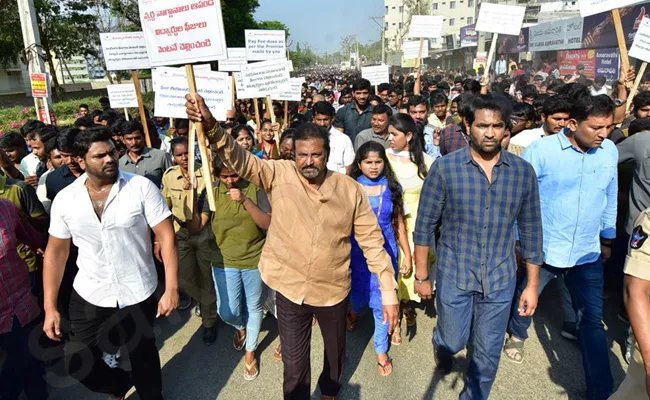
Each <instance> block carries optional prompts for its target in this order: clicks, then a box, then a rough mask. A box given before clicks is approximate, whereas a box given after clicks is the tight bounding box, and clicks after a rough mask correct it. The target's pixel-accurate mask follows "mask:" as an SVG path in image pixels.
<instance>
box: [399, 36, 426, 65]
mask: <svg viewBox="0 0 650 400" xmlns="http://www.w3.org/2000/svg"><path fill="white" fill-rule="evenodd" d="M402 53H404V58H405V59H407V60H408V59H412V60H417V58H418V54H420V41H419V40H405V41H404V43H402ZM427 57H429V41H428V40H425V41H424V43H423V44H422V58H423V59H424V58H427Z"/></svg>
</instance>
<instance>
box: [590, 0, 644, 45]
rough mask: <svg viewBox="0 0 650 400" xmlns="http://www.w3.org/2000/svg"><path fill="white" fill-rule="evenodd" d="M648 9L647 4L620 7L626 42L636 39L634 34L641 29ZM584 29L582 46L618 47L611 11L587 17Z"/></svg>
mask: <svg viewBox="0 0 650 400" xmlns="http://www.w3.org/2000/svg"><path fill="white" fill-rule="evenodd" d="M647 11H648V9H647V8H646V5H638V6H634V7H626V8H621V9H619V12H620V14H621V23H622V25H623V34H624V36H625V42H626V43H632V41H633V40H634V35H635V34H636V31H637V30H638V29H639V25H640V24H641V20H642V19H643V17H644V16H645V15H647ZM582 31H583V33H582V48H584V49H595V48H603V47H618V41H617V40H616V30H615V29H614V21H613V20H612V13H611V12H605V13H601V14H597V15H591V16H589V17H585V19H584V27H583V30H582Z"/></svg>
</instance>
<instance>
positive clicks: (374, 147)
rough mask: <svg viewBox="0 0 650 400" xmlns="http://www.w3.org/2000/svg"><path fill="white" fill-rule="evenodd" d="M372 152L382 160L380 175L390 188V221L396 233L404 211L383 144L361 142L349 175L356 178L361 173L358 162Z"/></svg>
mask: <svg viewBox="0 0 650 400" xmlns="http://www.w3.org/2000/svg"><path fill="white" fill-rule="evenodd" d="M372 152H376V153H378V154H379V157H381V159H382V160H384V171H383V172H382V175H381V176H386V179H387V180H388V189H390V194H391V200H392V201H393V214H392V216H391V223H392V225H393V229H394V230H395V234H396V235H397V233H398V231H399V223H398V221H399V216H400V215H402V214H403V212H404V199H403V198H402V194H403V193H402V185H400V183H399V181H398V180H397V176H395V172H393V169H392V168H391V166H390V163H389V162H388V157H386V150H385V149H384V146H383V145H381V144H379V143H377V142H373V141H370V142H366V143H364V144H362V145H361V147H359V150H357V154H356V155H355V157H354V163H352V171H350V176H351V177H352V178H354V179H357V178H358V177H360V176H361V175H363V172H361V168H359V164H361V162H362V161H363V160H365V159H366V158H368V155H369V154H370V153H372Z"/></svg>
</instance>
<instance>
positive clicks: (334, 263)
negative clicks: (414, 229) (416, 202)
mask: <svg viewBox="0 0 650 400" xmlns="http://www.w3.org/2000/svg"><path fill="white" fill-rule="evenodd" d="M216 137H217V139H218V141H217V143H216V148H217V151H218V152H219V156H220V157H221V159H222V160H224V162H225V163H226V164H228V165H230V167H231V168H232V169H233V170H234V171H236V172H237V173H238V174H239V175H240V176H241V177H242V178H244V179H246V180H247V181H249V182H252V183H254V184H255V185H257V186H259V187H262V188H264V190H266V191H267V193H269V198H270V199H271V208H272V209H273V212H272V214H271V226H270V228H269V230H268V233H267V239H266V244H265V245H264V248H263V250H262V257H261V259H260V272H261V273H262V279H263V280H264V282H265V283H266V284H267V285H268V286H269V287H270V288H272V289H275V290H276V291H278V292H280V293H281V294H282V295H283V296H285V297H286V298H288V299H289V300H291V301H292V302H294V303H297V304H303V303H304V304H309V305H313V306H318V307H325V306H332V305H335V304H338V303H340V302H341V301H343V300H344V299H345V298H346V297H347V296H348V294H349V292H350V250H351V244H350V235H351V234H353V233H354V237H355V239H356V240H357V242H358V243H359V246H360V247H361V249H362V250H363V253H364V256H365V257H366V259H367V261H368V269H369V270H370V271H371V272H373V273H375V274H376V275H377V278H378V280H379V287H380V289H381V292H382V302H383V304H385V305H389V304H398V301H397V293H396V290H397V283H396V282H395V271H394V269H393V264H392V262H391V259H390V256H389V255H388V253H386V251H385V250H384V237H383V235H382V232H381V228H380V227H379V224H378V223H377V217H376V216H375V213H374V212H373V211H372V208H371V207H370V203H368V199H367V198H366V195H365V194H364V192H363V189H362V187H361V186H360V185H359V184H358V183H357V182H356V181H355V180H353V179H351V178H350V177H348V176H346V175H344V174H340V173H336V172H332V171H328V172H327V177H326V178H325V180H324V182H323V184H322V186H321V187H320V190H316V189H315V188H313V187H311V186H309V183H308V182H307V180H306V179H305V178H304V177H303V176H302V175H301V174H300V172H299V171H298V169H297V168H296V165H295V163H294V162H293V161H285V160H273V161H264V160H260V159H259V158H257V157H256V156H254V155H253V154H252V153H250V152H248V151H246V150H244V149H243V148H242V147H240V146H239V145H237V144H236V142H235V140H234V139H233V138H232V137H231V136H230V135H227V134H225V133H224V132H223V130H221V129H220V128H217V132H216Z"/></svg>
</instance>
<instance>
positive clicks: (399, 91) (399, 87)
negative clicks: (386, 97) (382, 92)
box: [388, 83, 404, 95]
mask: <svg viewBox="0 0 650 400" xmlns="http://www.w3.org/2000/svg"><path fill="white" fill-rule="evenodd" d="M390 93H397V94H398V95H401V94H402V93H404V88H403V87H402V85H400V84H399V83H395V84H393V85H390V89H388V94H390Z"/></svg>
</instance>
